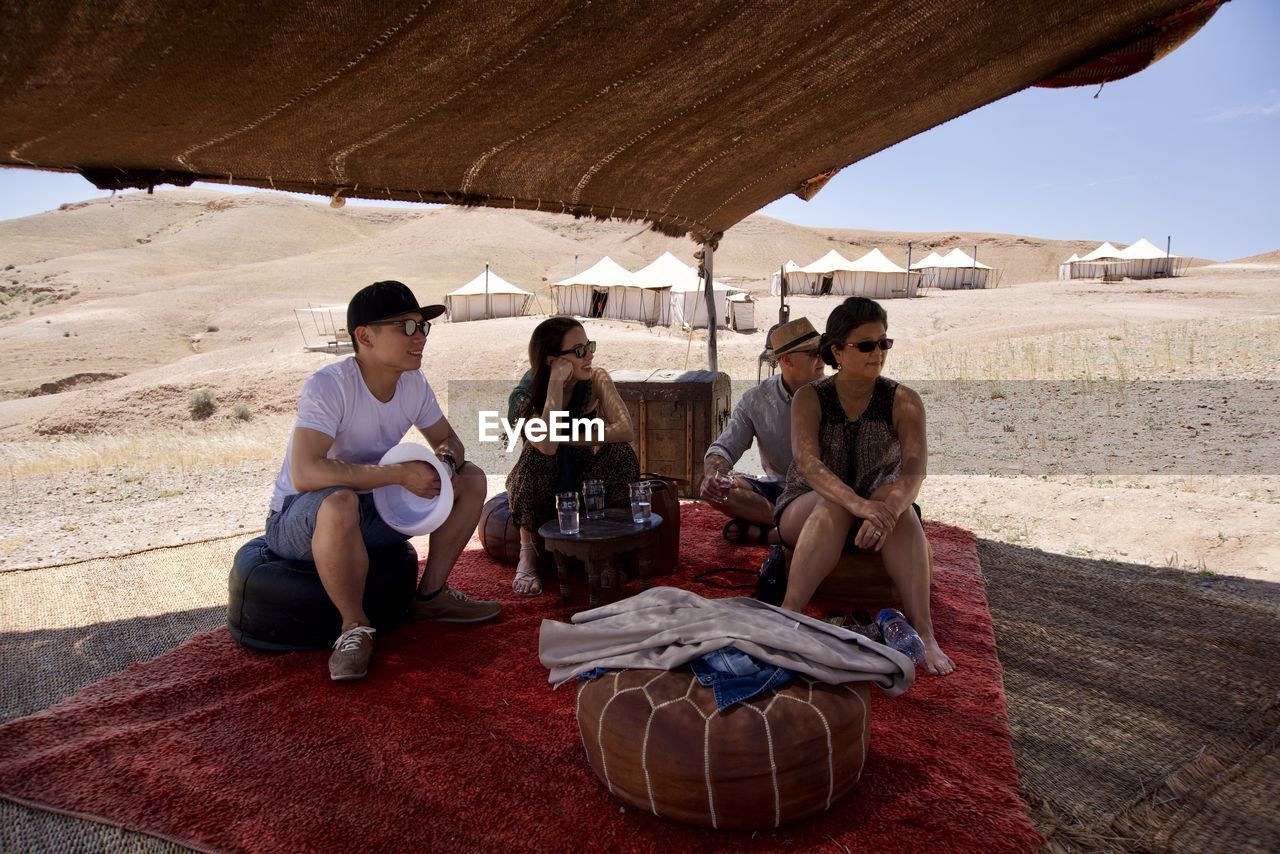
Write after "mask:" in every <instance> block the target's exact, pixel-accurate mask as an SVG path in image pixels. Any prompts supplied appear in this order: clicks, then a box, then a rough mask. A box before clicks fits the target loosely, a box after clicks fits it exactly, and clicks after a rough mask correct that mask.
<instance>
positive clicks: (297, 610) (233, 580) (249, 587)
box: [227, 537, 418, 651]
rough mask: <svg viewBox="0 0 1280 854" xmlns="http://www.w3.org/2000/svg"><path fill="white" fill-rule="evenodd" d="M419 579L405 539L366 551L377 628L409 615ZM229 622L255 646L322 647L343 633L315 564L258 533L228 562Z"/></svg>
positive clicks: (368, 607)
mask: <svg viewBox="0 0 1280 854" xmlns="http://www.w3.org/2000/svg"><path fill="white" fill-rule="evenodd" d="M417 581H418V554H417V552H415V551H414V550H413V546H411V545H409V544H408V543H399V544H396V545H393V546H388V547H386V548H383V549H377V550H374V551H372V552H370V553H369V577H368V579H367V581H366V582H365V588H364V609H365V613H366V614H368V616H369V621H370V622H371V623H373V627H374V628H375V629H377V630H378V632H379V633H386V632H389V631H392V630H394V629H396V628H399V626H400V625H401V624H403V623H404V622H405V620H407V619H408V617H409V606H410V605H411V604H412V601H413V591H414V587H415V586H416V585H417ZM227 627H228V628H230V630H231V636H232V637H234V638H235V639H236V640H237V641H239V642H240V643H242V644H244V645H245V646H247V647H252V648H253V649H262V650H269V651H289V650H304V649H324V648H326V647H329V646H332V645H333V642H334V641H335V640H337V638H338V635H339V634H341V632H342V617H341V616H340V615H339V614H338V609H337V608H335V607H334V606H333V603H332V602H330V601H329V597H328V595H327V594H326V593H325V592H324V585H322V584H321V583H320V576H319V575H318V574H317V573H316V567H315V564H313V563H309V562H305V561H297V560H285V559H284V558H282V557H279V556H277V555H276V554H275V553H273V552H272V551H271V550H270V549H268V548H267V540H266V537H258V538H256V539H253V540H250V541H249V542H247V543H245V544H244V545H243V546H241V547H240V550H239V551H238V552H236V557H235V560H234V561H233V562H232V565H231V577H230V579H229V581H228V599H227Z"/></svg>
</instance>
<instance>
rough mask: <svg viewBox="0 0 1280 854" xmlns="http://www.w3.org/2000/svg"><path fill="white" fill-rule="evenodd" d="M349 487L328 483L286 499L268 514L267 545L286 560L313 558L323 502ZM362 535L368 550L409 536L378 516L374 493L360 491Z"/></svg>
mask: <svg viewBox="0 0 1280 854" xmlns="http://www.w3.org/2000/svg"><path fill="white" fill-rule="evenodd" d="M348 488H349V487H346V486H327V487H325V488H324V489H317V490H315V491H314V492H299V493H298V494H297V495H290V496H288V497H286V498H285V500H284V507H282V508H281V509H280V510H279V511H278V512H272V514H271V515H270V516H268V517H267V548H269V549H271V551H273V552H275V553H276V554H277V555H279V556H280V557H282V558H285V559H286V560H304V561H309V560H311V559H312V558H311V537H312V535H314V534H315V532H316V514H317V513H319V512H320V503H321V502H322V501H324V500H325V499H326V498H328V497H329V496H330V495H332V494H333V493H335V492H337V491H338V490H340V489H348ZM358 497H359V499H360V535H361V536H362V537H363V538H364V546H365V548H366V549H380V548H385V547H387V546H392V545H395V544H396V543H403V542H405V541H406V540H408V539H409V535H408V534H402V533H400V532H399V531H397V530H396V529H395V528H392V527H391V526H390V525H388V524H387V523H386V522H384V521H382V517H381V516H379V515H378V509H377V508H376V507H374V505H373V493H371V492H365V493H362V494H360V495H359V496H358Z"/></svg>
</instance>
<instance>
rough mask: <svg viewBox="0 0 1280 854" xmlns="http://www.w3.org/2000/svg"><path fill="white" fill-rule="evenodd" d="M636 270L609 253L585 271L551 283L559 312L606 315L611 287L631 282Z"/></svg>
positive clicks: (578, 314)
mask: <svg viewBox="0 0 1280 854" xmlns="http://www.w3.org/2000/svg"><path fill="white" fill-rule="evenodd" d="M631 281H632V274H631V272H630V271H628V270H627V269H625V268H624V267H622V266H621V265H619V264H618V263H617V262H616V261H614V260H613V259H612V258H610V257H609V256H608V255H606V256H605V257H603V258H601V259H600V260H599V261H597V262H596V263H594V264H592V265H591V266H590V267H588V268H587V269H585V270H583V271H582V272H581V273H578V274H576V275H573V276H570V277H569V278H567V279H564V280H563V281H559V282H554V283H552V285H551V298H552V302H554V304H555V308H554V311H555V313H556V314H571V315H577V316H579V317H604V316H606V311H607V310H608V307H609V296H610V289H612V288H614V287H617V286H626V285H629V284H631Z"/></svg>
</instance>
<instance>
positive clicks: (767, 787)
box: [578, 668, 871, 830]
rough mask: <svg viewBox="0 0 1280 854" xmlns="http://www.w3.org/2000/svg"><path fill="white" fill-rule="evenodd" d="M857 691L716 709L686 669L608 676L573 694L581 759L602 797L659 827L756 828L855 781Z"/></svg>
mask: <svg viewBox="0 0 1280 854" xmlns="http://www.w3.org/2000/svg"><path fill="white" fill-rule="evenodd" d="M869 701H870V691H869V689H868V687H867V685H866V683H849V684H845V685H827V684H824V683H821V682H815V681H813V680H812V679H809V678H808V677H805V676H800V675H797V676H796V677H795V678H794V679H793V680H792V681H791V682H790V683H788V684H787V685H784V686H783V687H781V688H778V689H776V690H773V691H767V692H765V693H763V694H759V695H757V696H756V697H753V698H752V699H750V700H747V701H745V702H743V703H738V704H737V705H735V706H732V707H730V708H729V709H726V710H725V712H724V714H719V713H717V712H716V704H715V697H714V695H713V693H712V690H711V689H710V688H704V687H703V686H702V685H700V684H699V683H698V680H697V677H695V676H694V675H693V674H692V673H691V672H690V671H689V670H688V669H687V668H681V669H678V670H672V671H666V670H611V671H609V672H608V673H606V674H605V675H604V676H602V677H600V678H599V679H595V680H592V681H590V682H583V683H582V684H581V685H580V687H579V688H578V729H579V730H580V731H581V733H582V744H583V747H584V748H586V751H587V761H588V762H590V763H591V768H592V770H594V771H595V772H596V776H597V777H599V778H600V779H601V781H603V782H604V784H605V785H606V786H608V787H609V791H610V792H612V793H613V794H615V795H617V796H618V797H620V798H622V800H624V801H626V802H627V803H629V804H632V805H634V806H637V807H640V808H641V809H645V810H648V811H649V812H651V813H653V814H654V815H656V816H659V817H661V818H671V819H675V820H677V821H683V822H687V823H689V824H697V825H702V826H705V827H714V828H725V829H733V830H760V829H764V828H770V827H778V826H779V825H783V824H787V823H789V822H793V821H799V820H800V819H803V818H807V817H809V816H811V815H814V814H816V813H820V812H822V811H824V810H826V809H829V808H830V807H831V805H832V804H833V803H835V802H836V800H838V799H839V798H841V797H843V796H844V795H845V794H847V793H848V792H849V790H850V789H852V788H853V786H854V784H855V783H857V782H858V778H859V777H860V776H861V774H862V765H863V763H864V762H865V761H866V757H867V747H868V743H869V739H870V733H871V717H870V702H869Z"/></svg>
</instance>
